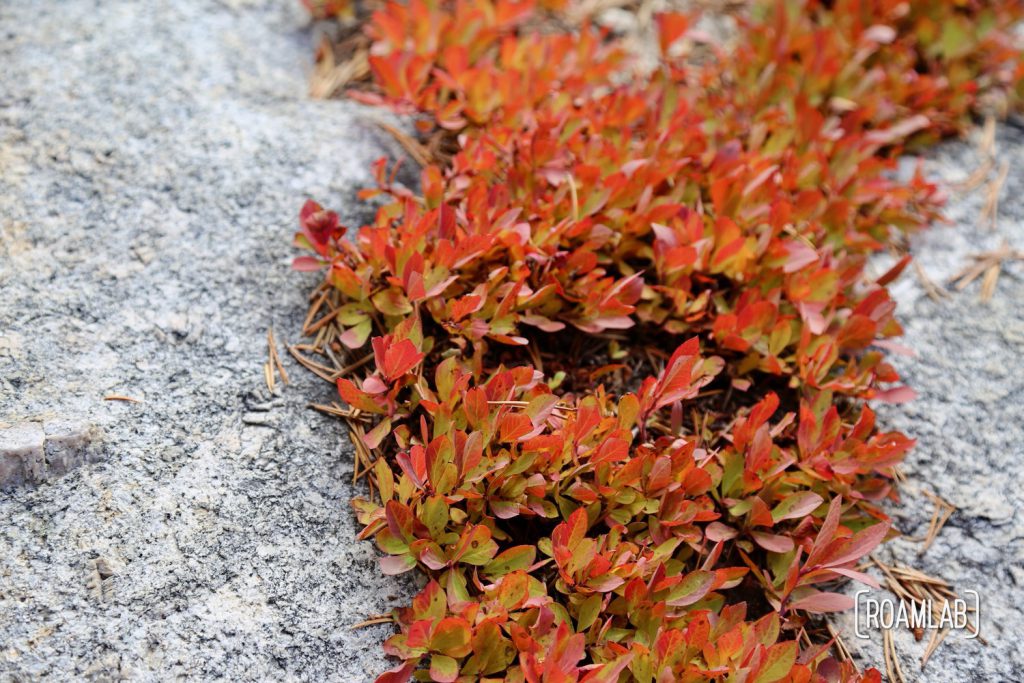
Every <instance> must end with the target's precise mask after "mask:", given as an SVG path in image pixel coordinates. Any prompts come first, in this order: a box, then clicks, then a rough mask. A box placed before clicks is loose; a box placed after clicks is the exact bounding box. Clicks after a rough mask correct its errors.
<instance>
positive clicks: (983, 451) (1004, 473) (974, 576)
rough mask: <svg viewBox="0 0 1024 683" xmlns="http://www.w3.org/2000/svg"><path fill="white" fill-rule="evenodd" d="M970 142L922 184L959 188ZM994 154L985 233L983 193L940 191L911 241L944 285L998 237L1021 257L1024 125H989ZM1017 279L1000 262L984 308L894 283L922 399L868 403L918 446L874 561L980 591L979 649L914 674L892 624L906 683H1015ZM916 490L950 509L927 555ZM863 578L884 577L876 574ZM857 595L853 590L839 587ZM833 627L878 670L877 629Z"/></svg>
mask: <svg viewBox="0 0 1024 683" xmlns="http://www.w3.org/2000/svg"><path fill="white" fill-rule="evenodd" d="M978 137H979V134H975V135H974V136H973V138H974V139H972V140H969V141H964V142H957V143H950V144H947V145H944V146H943V147H941V148H939V149H938V150H935V151H932V152H930V153H929V158H928V159H927V162H926V165H925V168H926V171H927V172H928V174H929V176H930V177H931V178H934V179H941V180H943V181H945V182H946V183H947V184H948V185H949V186H955V185H956V184H957V183H960V182H962V181H964V180H965V179H967V178H968V177H969V176H970V175H971V174H972V173H973V172H974V171H975V169H977V168H979V167H980V166H981V165H982V161H983V157H982V156H981V155H980V154H979V152H978V145H977V142H978V140H977V139H976V138H978ZM995 153H996V156H997V157H998V159H999V163H997V164H996V165H995V166H996V169H995V170H993V171H992V172H991V174H990V175H989V180H990V181H991V180H994V179H995V177H996V176H997V175H998V167H999V165H1000V163H1002V162H1004V161H1005V162H1008V163H1009V173H1008V175H1007V179H1006V183H1005V185H1004V186H1003V188H1002V193H1001V198H1000V203H999V213H998V220H997V222H996V225H995V227H994V228H993V227H992V225H991V222H990V221H987V220H982V213H983V208H984V205H985V203H986V201H987V197H988V192H987V189H986V187H984V186H983V187H981V188H979V189H977V190H975V191H973V192H969V193H957V192H955V191H953V190H950V191H949V192H950V202H949V205H948V207H947V210H946V215H947V217H948V218H949V219H950V221H951V223H950V224H949V225H945V226H943V225H939V226H935V227H933V228H932V229H931V230H929V231H927V232H924V233H921V234H920V235H917V236H916V237H915V238H914V239H913V240H912V242H911V247H912V251H913V253H914V254H915V256H916V258H917V261H918V263H919V264H920V266H921V268H922V270H923V271H924V272H925V273H926V275H927V276H928V277H929V278H930V279H931V280H932V281H933V282H934V283H936V284H939V285H940V286H943V287H944V288H945V284H946V283H948V281H949V279H950V278H951V277H952V276H954V275H956V274H957V273H958V272H959V271H961V270H962V269H963V268H964V266H966V265H969V264H970V263H971V261H970V260H969V258H968V257H969V255H971V254H976V253H979V252H987V251H992V250H996V249H998V248H999V247H1000V246H1002V245H1003V243H1004V242H1007V243H1009V245H1011V246H1012V247H1013V248H1014V249H1018V250H1020V249H1024V128H1022V127H1021V125H1020V123H1019V122H1015V124H1014V125H1008V126H1004V127H1001V128H1000V129H999V134H998V136H997V139H996V144H995ZM882 265H883V264H881V263H880V264H879V266H880V267H879V272H881V271H882ZM1022 276H1024V262H1022V261H1016V262H1011V263H1007V264H1006V265H1005V267H1004V269H1003V272H1002V275H1001V276H1000V278H999V281H998V286H997V289H996V292H995V296H994V297H993V298H992V300H991V301H990V302H988V303H981V302H980V301H979V291H980V283H981V279H980V278H979V279H978V280H976V281H975V282H974V283H973V284H972V285H970V286H968V287H967V288H966V289H965V290H964V291H961V292H957V291H956V290H955V288H949V289H948V290H947V291H948V292H949V298H947V299H943V300H942V301H939V302H936V301H933V300H932V299H931V298H930V297H929V296H928V295H927V293H926V292H925V289H924V287H923V286H922V284H921V280H920V279H919V278H918V277H916V276H915V273H914V272H913V270H912V269H909V268H908V269H907V271H906V272H905V273H904V275H902V276H901V278H900V279H899V280H898V281H897V282H896V283H895V284H894V285H893V292H894V294H895V297H896V299H897V300H898V302H899V307H898V309H897V312H898V315H899V319H900V321H901V322H902V323H903V325H904V327H905V329H906V337H905V338H904V339H903V340H902V342H903V343H904V344H905V345H907V346H909V347H910V348H911V349H912V350H913V351H914V352H915V354H916V355H915V356H914V357H910V358H908V357H896V358H894V359H893V361H894V363H895V364H896V366H897V367H898V368H899V369H900V371H901V373H902V374H903V375H904V377H905V379H906V381H907V382H908V383H909V384H910V385H911V386H913V387H914V388H915V389H916V390H917V392H918V394H919V397H918V398H917V399H916V400H914V401H912V402H910V403H907V404H903V405H897V406H884V405H882V406H877V407H878V410H879V419H880V421H881V422H882V423H883V424H884V426H885V427H887V428H890V429H899V430H902V431H903V432H905V433H907V434H909V435H911V436H913V437H915V438H916V439H917V440H918V443H917V447H916V448H915V449H914V450H913V451H911V453H910V455H909V457H908V460H907V462H906V464H905V466H904V467H903V470H904V472H905V473H906V475H907V479H908V481H907V483H905V484H904V485H903V486H902V487H901V494H902V495H901V501H900V503H899V504H895V505H889V506H888V511H889V513H890V514H891V515H892V516H893V518H894V522H895V525H896V527H897V528H898V529H899V530H900V531H902V532H903V533H904V534H905V535H906V538H901V539H897V540H895V541H893V542H891V543H888V544H886V545H885V546H883V548H882V549H881V550H879V551H878V552H876V553H875V555H876V556H877V557H878V558H879V559H880V560H882V561H884V562H887V563H889V564H892V563H899V564H902V565H908V566H910V567H914V568H916V569H919V570H920V571H923V572H925V573H926V574H929V575H931V576H935V577H938V578H941V579H945V580H946V581H949V582H950V583H952V584H953V585H954V587H955V589H956V590H957V592H958V593H959V594H960V595H962V596H966V595H967V593H966V591H970V590H973V591H977V592H978V594H979V601H980V604H981V638H983V639H984V640H985V641H987V643H988V644H987V645H985V644H984V643H982V642H981V640H968V639H967V638H966V637H965V635H966V634H965V633H964V632H958V631H952V632H950V634H949V635H948V636H947V637H946V639H945V641H943V643H942V644H941V645H940V646H939V648H938V650H937V651H936V652H935V654H933V655H932V656H931V658H930V659H929V661H928V663H927V665H926V667H925V668H924V670H922V669H921V658H922V655H923V654H924V651H925V648H926V646H927V644H928V640H929V637H930V634H929V633H927V632H926V633H925V634H924V637H923V638H922V640H921V641H920V642H919V641H917V640H915V638H914V636H913V635H912V634H911V633H910V632H908V631H907V630H905V629H895V630H894V631H893V637H894V644H895V647H896V650H897V652H898V653H899V655H900V662H901V669H902V671H903V673H904V675H905V677H906V679H907V680H908V681H921V682H924V681H928V682H931V681H935V682H937V683H940V682H944V681H958V682H964V683H973V682H976V683H989V682H995V681H1007V682H1009V681H1024V651H1022V650H1021V643H1024V615H1022V613H1021V608H1022V607H1024V367H1022V365H1024V277H1022ZM924 492H931V493H935V494H938V495H939V496H941V497H942V498H944V499H945V500H946V501H948V502H950V503H952V504H953V505H955V506H956V507H957V511H956V512H954V513H953V515H952V516H951V517H950V519H949V521H948V523H947V524H946V525H945V527H944V528H943V529H942V531H941V533H940V534H939V535H938V537H937V538H936V540H935V541H934V543H933V544H932V545H931V547H929V548H927V549H926V550H925V549H924V544H923V543H922V542H921V539H923V538H924V537H925V536H926V534H927V532H928V525H929V522H930V520H931V516H932V513H933V511H934V510H935V503H934V502H933V501H932V500H931V499H930V498H929V497H927V495H925V493H924ZM871 573H872V574H874V575H875V576H876V577H878V578H879V579H881V578H882V577H881V574H880V573H878V572H877V571H876V570H873V571H872V572H871ZM861 588H863V586H860V585H854V586H851V587H850V589H849V591H850V592H851V594H852V593H853V592H855V591H857V590H860V589H861ZM883 596H888V598H889V599H892V596H891V594H887V593H886V592H885V591H879V592H874V593H872V597H875V598H879V597H883ZM972 602H973V600H972ZM836 621H837V623H838V624H839V625H840V626H841V627H842V631H843V632H844V633H845V636H844V638H845V640H846V643H847V645H849V646H850V649H851V650H853V651H854V653H855V654H856V655H858V656H859V658H860V659H861V661H862V663H872V664H874V665H876V666H878V667H879V668H882V663H883V661H884V660H883V657H882V649H881V647H882V633H881V632H880V631H877V630H875V631H871V630H868V631H867V633H866V635H869V636H870V639H868V640H860V639H858V638H856V637H855V636H854V635H853V633H854V628H853V627H854V614H853V613H847V614H844V615H843V616H842V617H840V618H839V619H837V620H836ZM861 623H862V624H863V623H864V621H863V620H862V622H861ZM883 670H884V669H883Z"/></svg>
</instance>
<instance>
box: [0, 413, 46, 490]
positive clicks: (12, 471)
mask: <svg viewBox="0 0 1024 683" xmlns="http://www.w3.org/2000/svg"><path fill="white" fill-rule="evenodd" d="M45 439H46V435H45V433H44V432H43V427H42V425H40V424H39V423H38V422H22V423H20V424H16V425H14V426H11V427H7V428H5V429H0V488H8V487H11V486H17V485H18V484H21V483H23V482H25V481H26V480H29V481H32V480H36V481H38V480H40V479H42V473H43V468H44V462H43V444H44V441H45Z"/></svg>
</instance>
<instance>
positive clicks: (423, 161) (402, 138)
mask: <svg viewBox="0 0 1024 683" xmlns="http://www.w3.org/2000/svg"><path fill="white" fill-rule="evenodd" d="M377 125H378V126H380V127H381V128H382V129H384V130H385V131H387V132H388V133H390V134H391V137H393V138H394V139H395V140H397V141H398V144H400V145H401V146H402V149H404V150H405V151H406V152H408V153H409V156H411V157H412V159H413V161H415V162H416V163H417V164H419V165H420V166H429V165H430V164H431V162H432V161H433V155H431V153H430V150H429V149H427V148H426V147H425V146H424V145H422V144H421V143H420V142H418V141H416V140H414V139H413V138H412V137H410V136H409V135H407V134H406V133H405V132H403V131H401V130H399V129H398V128H395V127H394V126H392V125H390V124H387V123H384V122H383V121H378V122H377Z"/></svg>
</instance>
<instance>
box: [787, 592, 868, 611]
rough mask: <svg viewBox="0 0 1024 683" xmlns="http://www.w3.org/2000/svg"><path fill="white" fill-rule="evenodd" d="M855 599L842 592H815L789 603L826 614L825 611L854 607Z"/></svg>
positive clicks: (797, 607) (791, 606) (798, 607)
mask: <svg viewBox="0 0 1024 683" xmlns="http://www.w3.org/2000/svg"><path fill="white" fill-rule="evenodd" d="M853 603H854V600H853V598H851V597H850V596H848V595H843V594H842V593H821V592H815V593H811V594H810V595H808V596H806V597H803V598H800V599H799V600H797V601H795V602H792V603H790V604H789V606H790V608H792V609H802V610H804V611H806V612H814V613H816V614H824V613H825V612H845V611H846V610H848V609H850V608H851V607H853Z"/></svg>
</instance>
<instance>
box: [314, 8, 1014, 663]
mask: <svg viewBox="0 0 1024 683" xmlns="http://www.w3.org/2000/svg"><path fill="white" fill-rule="evenodd" d="M561 5H562V3H558V2H547V3H541V4H540V5H538V4H537V3H535V2H533V0H522V1H520V2H511V1H509V0H458V1H456V2H448V1H437V0H435V1H427V0H411V1H410V2H409V3H408V4H398V3H388V4H387V5H386V6H385V7H384V8H383V9H381V10H380V11H378V12H376V13H375V14H374V15H373V17H372V19H371V20H370V21H369V23H368V25H367V27H366V30H367V32H368V34H369V36H370V37H371V38H372V40H373V44H372V48H371V51H370V56H369V63H370V67H371V70H372V73H373V84H372V87H370V88H368V89H363V90H360V91H359V92H356V93H353V95H354V96H356V97H358V98H360V99H362V100H364V101H369V102H375V103H379V104H384V105H387V106H390V107H392V108H394V109H395V110H397V111H399V112H405V113H409V114H415V115H416V117H417V125H418V127H419V130H420V132H421V133H422V134H424V135H430V136H441V137H442V138H443V139H444V144H443V145H442V146H441V147H443V148H446V149H448V150H450V151H451V154H450V157H446V158H445V159H444V163H438V164H435V165H428V166H426V167H425V168H423V169H422V173H421V182H420V187H419V188H418V189H412V188H407V187H404V186H402V185H401V184H399V183H397V182H396V181H395V169H388V168H387V167H386V164H385V162H384V161H383V160H382V161H381V162H379V163H378V165H377V166H376V169H375V172H376V176H377V179H378V187H377V188H376V189H374V190H370V191H366V192H364V193H363V197H365V198H370V197H374V196H376V197H377V198H378V201H380V202H381V206H380V208H379V210H378V211H377V215H376V219H375V221H374V222H373V223H372V224H370V225H366V226H363V227H361V228H359V230H358V231H356V233H355V234H354V235H346V229H345V227H343V226H342V225H341V224H340V222H339V219H338V216H337V214H335V213H333V212H331V211H327V210H325V209H323V208H322V207H320V206H319V205H317V204H315V203H313V202H309V203H307V204H306V206H305V207H304V208H303V210H302V213H301V217H300V220H301V227H302V231H301V232H300V233H299V234H298V235H297V243H298V244H299V245H300V246H302V247H304V248H306V249H308V250H310V251H311V252H312V254H311V255H310V256H304V257H301V258H299V259H297V261H296V266H297V267H299V268H302V269H319V268H324V269H326V282H325V286H324V288H323V290H322V291H323V294H322V295H321V296H320V297H319V299H318V301H319V302H321V303H322V304H325V305H326V309H323V308H321V309H318V312H319V313H320V315H322V316H323V317H329V320H327V321H326V322H327V323H329V325H327V327H326V328H325V329H328V330H330V336H329V338H328V339H327V340H326V342H325V343H327V344H334V345H335V349H336V350H338V349H340V348H341V347H342V346H343V347H346V348H347V349H349V350H350V352H351V354H352V357H353V358H356V359H360V358H364V357H365V356H366V354H367V352H366V351H364V349H366V348H367V346H369V348H370V350H371V351H370V353H372V360H370V361H369V362H367V363H365V364H364V365H363V366H362V367H363V368H364V370H362V371H361V373H362V374H357V373H350V374H349V375H347V376H343V377H340V378H338V379H337V386H338V391H339V393H340V396H341V398H342V399H344V401H345V402H346V403H348V404H349V405H350V406H351V408H352V409H353V413H352V414H351V417H352V419H353V420H356V421H361V422H362V423H365V437H364V439H363V441H364V443H363V444H361V447H365V448H366V449H368V450H369V451H371V452H372V453H374V455H375V456H376V461H375V463H374V464H373V465H372V469H371V472H370V474H371V481H372V488H371V495H370V496H368V497H367V498H364V499H360V500H357V501H355V506H356V510H357V513H358V517H359V520H360V522H361V523H362V524H363V525H364V528H363V531H362V533H361V534H360V538H363V539H369V538H372V539H374V541H375V542H376V544H377V547H378V548H380V550H381V551H382V552H383V553H384V557H383V558H382V559H381V567H382V568H383V570H384V571H385V572H387V573H390V574H397V573H401V572H405V571H409V570H413V569H416V570H418V571H420V572H423V573H424V574H426V576H427V577H428V579H429V580H428V583H427V584H426V587H425V588H424V589H423V590H422V591H421V592H420V593H419V595H418V596H417V597H416V598H415V599H414V600H413V603H412V604H411V605H410V606H408V607H407V608H404V609H401V610H399V611H398V612H397V613H396V621H397V622H398V624H399V626H400V631H399V633H398V634H396V635H395V636H393V637H392V638H390V639H389V640H388V641H387V643H386V645H385V650H386V652H387V653H388V654H390V655H393V656H395V657H397V658H399V659H400V660H401V663H400V664H399V666H398V667H397V668H396V669H394V670H393V671H391V672H389V673H387V674H384V675H383V676H381V678H380V679H378V680H380V681H383V682H388V681H405V680H408V679H410V678H415V679H417V680H433V681H440V682H447V681H456V680H466V681H468V680H495V681H497V680H505V681H510V682H511V681H529V682H531V683H534V682H538V681H550V682H559V681H588V682H596V681H626V680H635V681H640V682H644V683H647V682H652V681H657V682H658V683H665V682H668V681H698V680H730V681H739V680H744V681H757V682H759V683H765V682H768V681H780V680H786V681H811V680H868V681H871V680H874V681H878V680H880V676H879V673H878V672H877V671H876V670H874V669H872V670H869V671H868V672H866V673H863V674H862V673H860V672H857V671H856V669H855V668H854V666H853V665H852V663H850V662H840V661H837V660H836V659H834V658H833V657H831V656H830V654H829V643H827V642H822V639H820V638H818V637H817V636H814V634H813V633H812V629H811V628H810V624H809V621H808V615H813V614H818V613H823V612H829V611H835V610H842V609H845V608H848V607H849V606H850V605H851V604H852V601H851V600H850V599H849V598H848V597H846V596H844V595H842V594H841V593H838V592H836V591H835V589H834V588H831V587H830V586H832V585H833V584H835V582H837V581H838V580H844V579H855V580H861V581H865V582H868V583H871V582H872V579H871V578H870V577H867V576H865V575H864V574H862V573H861V572H859V571H858V570H857V569H856V566H857V563H858V561H860V560H861V559H862V558H864V557H865V556H866V555H867V554H868V553H869V552H871V550H872V549H874V548H875V547H876V546H877V545H878V544H879V543H880V542H881V541H882V540H883V539H884V538H885V537H886V535H887V533H888V531H889V528H890V524H889V520H888V519H887V517H886V516H885V514H883V513H882V512H881V511H880V510H879V509H878V507H877V506H876V504H877V503H878V502H879V501H880V500H882V499H884V498H886V497H887V496H891V495H893V494H892V481H893V476H894V468H895V467H896V465H897V464H898V463H899V462H900V460H901V459H902V458H903V456H904V454H905V453H906V452H907V450H908V449H909V448H910V447H911V445H912V443H913V442H912V440H911V439H908V438H907V437H906V436H904V435H902V434H899V433H894V432H882V431H880V430H879V429H877V428H876V425H875V418H874V413H873V411H872V410H871V408H870V407H869V405H868V403H867V402H868V401H869V400H872V399H874V400H883V401H903V400H906V399H908V398H910V397H911V396H912V392H911V390H910V389H909V388H907V387H905V386H903V385H901V384H899V377H898V375H897V373H896V371H895V370H894V369H893V367H892V366H891V365H890V364H889V363H888V362H887V361H886V352H887V351H899V350H900V349H901V348H902V347H900V346H899V345H898V344H896V343H895V342H894V341H893V338H894V337H898V336H899V335H900V334H901V329H900V326H899V323H898V322H897V321H896V319H895V318H894V316H893V312H894V303H893V302H892V300H891V298H890V296H889V293H888V291H887V290H886V285H887V284H888V283H889V282H890V281H891V280H892V279H893V278H895V277H896V276H897V275H898V274H899V272H900V270H901V269H902V268H903V267H904V266H906V264H907V262H908V259H909V257H904V258H902V259H900V260H899V261H898V262H897V264H896V266H895V267H894V268H893V269H892V270H891V271H890V272H888V273H885V274H884V275H882V276H881V277H876V278H872V277H869V276H868V275H867V272H866V269H865V265H866V262H867V259H868V257H869V256H870V255H871V254H873V253H875V252H878V251H880V250H884V249H890V248H893V247H894V246H898V245H899V244H900V243H901V241H902V239H903V237H904V235H905V234H906V233H907V232H908V231H912V230H914V229H917V228H919V227H921V226H924V225H926V224H927V223H928V222H929V221H931V220H933V219H934V218H936V217H937V215H938V213H937V210H938V206H939V205H940V203H941V194H940V193H939V191H938V190H937V188H936V187H935V186H933V185H932V184H930V183H929V182H928V181H927V180H925V179H924V178H923V177H922V176H921V175H920V174H919V173H917V174H914V175H912V176H911V177H907V178H904V177H900V176H899V174H897V167H896V159H897V156H898V155H899V154H901V153H902V152H903V151H904V150H905V149H906V148H907V146H908V145H910V146H916V145H920V144H923V143H927V142H930V141H933V140H935V139H937V138H938V137H940V136H943V135H948V134H951V133H955V132H957V131H961V130H963V129H964V127H965V126H966V125H968V123H969V120H970V116H971V115H972V113H975V112H977V111H978V109H979V108H985V109H986V110H989V111H996V112H1001V111H1005V110H1006V109H1007V108H1008V107H1011V106H1013V105H1014V104H1015V103H1016V101H1017V98H1018V97H1019V94H1020V92H1019V90H1020V83H1021V81H1022V79H1021V76H1022V66H1021V62H1020V60H1019V52H1018V50H1017V48H1016V47H1015V45H1014V44H1013V42H1012V41H1011V37H1010V33H1009V28H1010V26H1011V25H1012V24H1013V23H1014V22H1015V21H1017V20H1018V19H1019V18H1020V17H1021V16H1022V13H1024V9H1022V5H1021V3H1019V2H1008V1H998V0H996V1H992V2H981V1H980V0H958V2H948V1H946V0H921V1H919V2H910V3H908V2H903V1H896V0H834V1H831V2H825V1H816V0H785V1H781V2H770V3H761V4H755V5H754V6H753V7H752V8H751V9H750V11H749V16H747V17H746V18H745V19H743V20H742V22H741V26H740V36H739V38H738V41H737V45H738V46H737V47H736V49H735V50H733V51H731V52H728V53H726V52H724V51H722V50H716V49H715V47H714V46H709V45H704V46H703V47H702V49H704V50H705V51H710V53H711V56H710V58H708V57H707V56H705V57H704V58H703V59H701V60H693V59H689V58H688V56H689V54H690V51H691V49H693V48H694V45H695V44H696V43H697V42H699V39H700V36H699V35H696V36H694V35H692V34H690V33H688V20H687V18H685V17H683V16H679V15H672V14H666V15H662V16H660V17H658V28H659V37H660V46H659V47H660V53H661V55H662V59H661V63H660V65H659V66H658V67H657V68H656V69H655V70H654V71H652V72H650V73H643V74H637V73H635V71H633V70H632V69H633V65H632V62H631V58H630V55H628V54H627V53H626V52H625V51H624V50H623V49H622V48H621V45H620V41H618V40H617V39H616V37H615V36H614V35H611V34H609V33H608V32H606V31H602V30H599V29H597V28H594V27H592V26H582V27H579V28H576V29H573V30H566V29H564V28H563V29H561V30H556V29H554V28H552V27H557V26H559V25H564V22H563V23H559V22H558V21H557V20H550V21H549V20H548V19H550V18H551V17H552V16H554V15H555V14H557V13H558V12H559V11H560V10H562V9H563V7H562V6H561ZM317 6H318V7H319V6H320V5H317ZM318 305H319V304H318ZM321 327H323V326H321ZM812 636H814V637H812Z"/></svg>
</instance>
